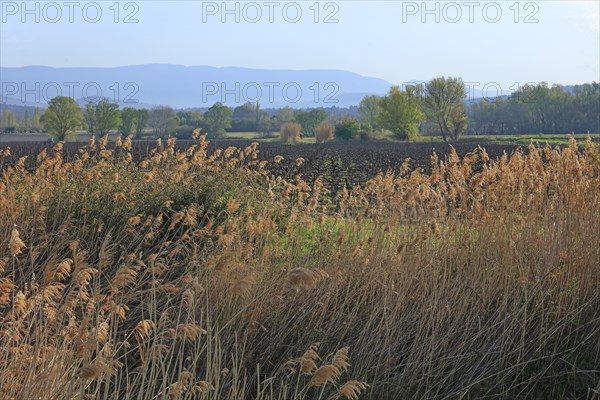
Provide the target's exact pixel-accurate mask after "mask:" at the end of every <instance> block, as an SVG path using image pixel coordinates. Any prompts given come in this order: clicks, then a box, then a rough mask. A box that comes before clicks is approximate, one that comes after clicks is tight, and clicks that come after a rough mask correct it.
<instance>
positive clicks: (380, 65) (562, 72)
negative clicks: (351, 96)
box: [0, 0, 600, 89]
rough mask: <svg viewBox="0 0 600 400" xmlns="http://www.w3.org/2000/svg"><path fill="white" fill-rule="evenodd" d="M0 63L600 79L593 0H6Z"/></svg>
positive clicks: (508, 80) (599, 35) (509, 80)
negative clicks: (160, 65) (425, 0)
mask: <svg viewBox="0 0 600 400" xmlns="http://www.w3.org/2000/svg"><path fill="white" fill-rule="evenodd" d="M0 10H1V13H2V14H1V17H0V18H1V25H0V66H2V67H19V66H28V65H47V66H53V67H84V66H87V67H115V66H125V65H137V64H150V63H167V64H181V65H210V66H217V67H222V66H238V67H249V68H267V69H341V70H347V71H352V72H356V73H359V74H361V75H366V76H372V77H378V78H382V79H385V80H387V81H389V82H391V83H394V84H401V83H403V82H408V81H411V80H428V79H431V78H433V77H436V76H460V77H462V78H463V79H464V80H465V81H467V82H477V83H479V84H480V85H485V84H489V83H497V84H498V85H500V86H501V87H502V88H503V89H507V88H510V87H511V86H515V85H524V84H526V83H530V82H541V81H545V82H548V83H561V84H575V83H583V82H591V81H600V26H599V25H600V24H599V19H600V1H598V0H592V1H548V0H542V1H534V2H532V1H520V2H516V1H497V2H492V1H456V2H449V1H440V2H437V1H427V2H423V1H416V2H411V1H356V0H342V1H320V2H317V1H313V0H310V1H296V2H292V1H270V0H265V1H256V2H252V1H243V2H237V1H228V2H222V1H218V2H211V1H162V0H149V1H119V2H117V1H113V0H109V1H97V2H91V1H67V0H65V1H56V2H51V1H50V2H48V1H27V2H22V1H6V0H0Z"/></svg>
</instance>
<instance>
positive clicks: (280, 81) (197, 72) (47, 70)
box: [0, 64, 392, 108]
mask: <svg viewBox="0 0 600 400" xmlns="http://www.w3.org/2000/svg"><path fill="white" fill-rule="evenodd" d="M0 72H1V74H0V76H1V83H2V99H1V100H2V102H3V103H7V104H15V105H27V106H30V107H32V106H38V107H45V106H46V101H47V100H48V99H49V98H52V97H54V96H55V95H57V94H58V92H59V91H61V92H62V94H63V95H71V97H74V98H75V99H78V101H79V102H85V99H86V98H91V99H94V98H98V97H106V98H109V99H111V100H112V101H115V102H118V103H119V104H120V105H121V106H132V107H140V105H139V104H144V106H147V105H159V104H166V105H170V106H172V107H175V108H186V107H209V106H211V105H212V104H214V103H215V102H217V101H220V102H223V103H225V104H227V105H230V106H235V105H239V104H242V103H244V102H246V101H252V102H254V101H257V100H258V101H260V102H261V105H262V106H264V107H265V108H277V107H284V106H291V107H295V108H306V107H321V106H325V107H330V106H334V105H335V106H338V107H348V106H350V105H356V104H358V102H360V99H362V97H364V96H365V95H367V94H378V95H382V94H385V93H386V92H387V91H388V89H389V87H390V86H392V84H391V83H389V82H387V81H385V80H383V79H379V78H372V77H366V76H362V75H359V74H355V73H352V72H348V71H341V70H266V69H251V68H238V67H223V68H217V67H209V66H193V67H186V66H181V65H170V64H147V65H136V66H127V67H115V68H52V67H44V66H29V67H19V68H12V67H0ZM23 85H24V86H23ZM259 94H260V96H259Z"/></svg>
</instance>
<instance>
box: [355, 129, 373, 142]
mask: <svg viewBox="0 0 600 400" xmlns="http://www.w3.org/2000/svg"><path fill="white" fill-rule="evenodd" d="M358 137H359V138H360V140H362V141H365V142H366V141H368V140H371V134H370V133H369V132H367V131H360V132H358Z"/></svg>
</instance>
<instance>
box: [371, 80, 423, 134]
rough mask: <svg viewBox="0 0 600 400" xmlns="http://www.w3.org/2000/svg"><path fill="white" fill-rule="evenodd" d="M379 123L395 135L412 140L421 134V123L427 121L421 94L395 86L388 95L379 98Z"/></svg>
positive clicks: (377, 120)
mask: <svg viewBox="0 0 600 400" xmlns="http://www.w3.org/2000/svg"><path fill="white" fill-rule="evenodd" d="M379 107H380V112H379V114H378V116H377V118H376V122H377V124H378V125H379V126H380V127H382V128H384V129H388V130H390V131H391V132H392V133H393V134H394V136H395V137H397V138H398V139H402V140H411V139H414V138H415V137H417V136H418V135H419V125H420V124H421V123H422V122H423V121H425V114H423V111H421V105H420V100H419V96H418V95H417V94H415V93H414V92H413V91H411V90H407V91H402V90H400V88H399V87H398V86H393V87H392V88H391V89H390V92H389V94H388V95H387V96H385V97H382V98H381V99H380V100H379Z"/></svg>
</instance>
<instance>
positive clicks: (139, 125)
mask: <svg viewBox="0 0 600 400" xmlns="http://www.w3.org/2000/svg"><path fill="white" fill-rule="evenodd" d="M148 119H150V113H149V112H148V110H146V109H145V108H141V109H139V110H137V118H136V121H135V136H136V137H137V138H138V139H139V138H141V137H142V133H144V129H146V126H147V125H148Z"/></svg>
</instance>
